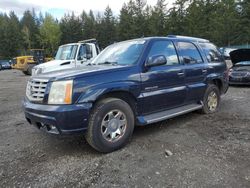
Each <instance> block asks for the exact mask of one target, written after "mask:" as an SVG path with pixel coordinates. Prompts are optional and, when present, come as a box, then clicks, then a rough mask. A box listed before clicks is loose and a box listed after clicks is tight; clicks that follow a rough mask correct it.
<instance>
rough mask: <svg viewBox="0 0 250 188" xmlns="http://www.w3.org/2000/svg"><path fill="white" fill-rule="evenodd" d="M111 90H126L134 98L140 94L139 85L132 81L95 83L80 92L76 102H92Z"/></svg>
mask: <svg viewBox="0 0 250 188" xmlns="http://www.w3.org/2000/svg"><path fill="white" fill-rule="evenodd" d="M112 92H128V93H130V94H132V95H133V96H134V97H135V98H138V96H139V95H140V85H139V84H138V83H135V82H132V81H131V82H130V81H127V82H112V83H107V84H100V85H96V86H93V87H91V88H88V89H87V90H86V91H85V92H83V93H81V95H80V97H79V98H78V100H77V103H92V102H94V101H96V100H97V99H98V98H99V97H101V96H103V95H105V94H108V93H112Z"/></svg>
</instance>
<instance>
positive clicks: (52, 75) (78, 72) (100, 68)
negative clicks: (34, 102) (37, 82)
mask: <svg viewBox="0 0 250 188" xmlns="http://www.w3.org/2000/svg"><path fill="white" fill-rule="evenodd" d="M124 68H127V67H124V66H119V65H116V66H104V65H94V66H93V65H89V66H88V65H86V66H82V67H77V68H69V69H63V70H58V71H53V72H47V73H42V74H39V75H36V76H32V78H40V79H49V80H61V79H74V78H76V77H82V76H90V75H92V73H94V74H101V73H104V72H110V71H118V70H119V69H124Z"/></svg>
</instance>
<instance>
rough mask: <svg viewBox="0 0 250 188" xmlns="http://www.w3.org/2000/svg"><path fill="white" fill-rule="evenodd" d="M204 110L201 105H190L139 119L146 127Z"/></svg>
mask: <svg viewBox="0 0 250 188" xmlns="http://www.w3.org/2000/svg"><path fill="white" fill-rule="evenodd" d="M201 108H202V105H201V104H189V105H186V106H181V107H178V108H174V109H171V110H166V111H163V112H157V113H154V114H149V115H146V116H139V117H137V119H138V121H139V124H141V125H145V124H151V123H156V122H159V121H163V120H166V119H170V118H173V117H176V116H179V115H182V114H186V113H189V112H192V111H195V110H199V109H201Z"/></svg>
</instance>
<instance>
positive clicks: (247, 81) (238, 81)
mask: <svg viewBox="0 0 250 188" xmlns="http://www.w3.org/2000/svg"><path fill="white" fill-rule="evenodd" d="M229 84H230V85H250V78H249V77H242V78H229Z"/></svg>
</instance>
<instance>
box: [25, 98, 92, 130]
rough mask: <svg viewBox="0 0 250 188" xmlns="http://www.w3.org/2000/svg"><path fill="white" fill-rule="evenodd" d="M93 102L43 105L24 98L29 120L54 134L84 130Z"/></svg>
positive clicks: (26, 114)
mask: <svg viewBox="0 0 250 188" xmlns="http://www.w3.org/2000/svg"><path fill="white" fill-rule="evenodd" d="M91 107H92V104H91V103H84V104H73V105H43V104H34V103H31V102H29V100H28V99H26V98H25V99H24V100H23V108H24V113H25V117H26V119H27V121H28V122H29V123H30V124H32V125H34V126H36V127H37V128H39V129H42V130H45V131H46V132H49V133H52V134H72V133H80V132H84V131H85V130H86V129H87V127H88V117H89V112H90V109H91Z"/></svg>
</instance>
